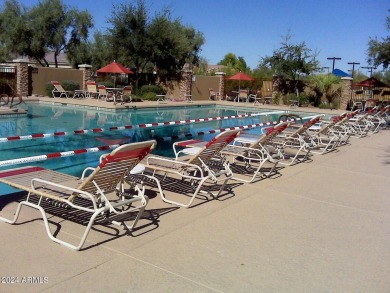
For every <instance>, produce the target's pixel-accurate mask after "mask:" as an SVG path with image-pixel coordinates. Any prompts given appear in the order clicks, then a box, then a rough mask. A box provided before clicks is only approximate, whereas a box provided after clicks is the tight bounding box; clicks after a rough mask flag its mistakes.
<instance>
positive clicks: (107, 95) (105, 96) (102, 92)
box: [98, 84, 114, 102]
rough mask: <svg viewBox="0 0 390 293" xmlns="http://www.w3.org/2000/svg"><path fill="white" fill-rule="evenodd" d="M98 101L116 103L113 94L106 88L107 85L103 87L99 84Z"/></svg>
mask: <svg viewBox="0 0 390 293" xmlns="http://www.w3.org/2000/svg"><path fill="white" fill-rule="evenodd" d="M98 90H99V91H98V93H99V95H98V99H102V100H104V101H107V102H109V101H114V97H113V93H112V92H110V91H107V89H106V86H105V85H102V84H99V85H98Z"/></svg>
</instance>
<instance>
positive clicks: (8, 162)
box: [0, 144, 120, 167]
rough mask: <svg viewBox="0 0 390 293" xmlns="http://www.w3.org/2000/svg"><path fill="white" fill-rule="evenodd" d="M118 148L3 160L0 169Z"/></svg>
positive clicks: (102, 147)
mask: <svg viewBox="0 0 390 293" xmlns="http://www.w3.org/2000/svg"><path fill="white" fill-rule="evenodd" d="M119 146H120V145H119V144H113V145H105V146H99V147H92V148H85V149H78V150H73V151H65V152H56V153H51V154H46V155H39V156H32V157H24V158H18V159H11V160H5V161H0V167H4V166H10V165H17V164H26V163H33V162H38V161H46V160H49V159H55V158H64V157H70V156H75V155H81V154H85V153H96V152H101V151H105V150H111V149H115V148H117V147H119Z"/></svg>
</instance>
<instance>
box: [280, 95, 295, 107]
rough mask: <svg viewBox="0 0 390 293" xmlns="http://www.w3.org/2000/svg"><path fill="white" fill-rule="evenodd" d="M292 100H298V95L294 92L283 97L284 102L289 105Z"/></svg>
mask: <svg viewBox="0 0 390 293" xmlns="http://www.w3.org/2000/svg"><path fill="white" fill-rule="evenodd" d="M291 100H295V101H297V100H298V99H297V95H296V94H294V93H289V94H287V95H286V96H284V97H283V104H284V105H289V104H290V101H291Z"/></svg>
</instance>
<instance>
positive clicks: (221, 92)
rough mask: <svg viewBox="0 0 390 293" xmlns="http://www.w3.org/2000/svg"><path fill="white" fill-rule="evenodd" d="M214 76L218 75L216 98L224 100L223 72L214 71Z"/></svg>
mask: <svg viewBox="0 0 390 293" xmlns="http://www.w3.org/2000/svg"><path fill="white" fill-rule="evenodd" d="M215 75H216V76H218V77H219V87H218V98H219V100H224V97H225V75H226V73H225V72H216V73H215Z"/></svg>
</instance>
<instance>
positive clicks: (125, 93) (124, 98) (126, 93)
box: [116, 86, 133, 103]
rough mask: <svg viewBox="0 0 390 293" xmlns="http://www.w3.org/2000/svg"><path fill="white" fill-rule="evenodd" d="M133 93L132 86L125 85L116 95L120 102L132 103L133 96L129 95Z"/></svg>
mask: <svg viewBox="0 0 390 293" xmlns="http://www.w3.org/2000/svg"><path fill="white" fill-rule="evenodd" d="M132 93H133V87H132V86H125V87H124V88H123V90H122V92H121V93H120V95H117V96H116V97H117V101H120V102H122V103H123V102H130V103H132V102H133V98H132V97H131V95H132Z"/></svg>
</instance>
